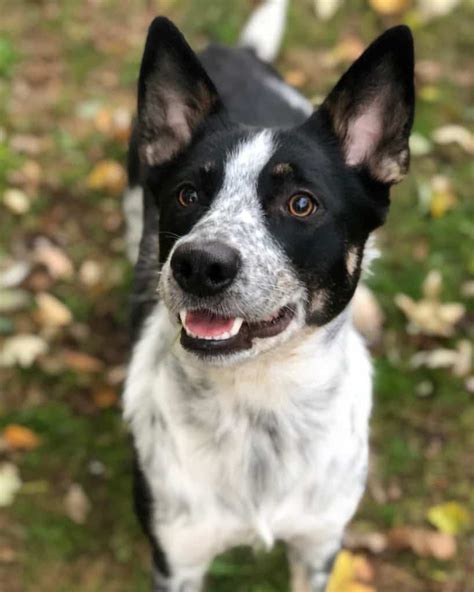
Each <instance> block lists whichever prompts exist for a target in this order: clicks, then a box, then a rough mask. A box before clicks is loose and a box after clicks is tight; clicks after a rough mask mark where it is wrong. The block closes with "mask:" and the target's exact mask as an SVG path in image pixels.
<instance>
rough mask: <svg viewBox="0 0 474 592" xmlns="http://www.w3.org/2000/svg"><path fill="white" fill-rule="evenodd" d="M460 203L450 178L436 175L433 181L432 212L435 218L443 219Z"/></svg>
mask: <svg viewBox="0 0 474 592" xmlns="http://www.w3.org/2000/svg"><path fill="white" fill-rule="evenodd" d="M457 203H458V200H457V197H456V195H455V193H454V190H453V186H452V183H451V181H450V179H448V177H445V176H443V175H435V176H434V177H433V178H432V179H431V200H430V211H431V215H432V216H433V218H442V217H443V216H445V214H446V212H448V211H449V210H452V209H453V208H455V207H456V205H457Z"/></svg>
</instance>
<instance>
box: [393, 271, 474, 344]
mask: <svg viewBox="0 0 474 592" xmlns="http://www.w3.org/2000/svg"><path fill="white" fill-rule="evenodd" d="M441 288H442V277H441V274H440V273H439V272H438V271H431V272H430V273H429V274H428V275H427V277H426V279H425V281H424V284H423V293H424V297H423V298H422V299H421V300H414V299H413V298H411V297H410V296H407V295H406V294H397V295H396V296H395V298H394V300H395V304H396V305H397V306H398V307H399V308H400V309H401V310H402V311H403V312H404V313H405V316H406V317H407V319H408V320H409V325H408V330H409V332H411V333H423V334H425V335H438V336H441V337H450V336H451V335H453V333H454V328H455V325H456V324H457V323H458V322H459V321H460V320H461V318H462V317H463V316H464V314H465V312H466V309H465V307H464V305H462V304H460V303H458V302H448V303H441V302H440V300H439V294H440V292H441Z"/></svg>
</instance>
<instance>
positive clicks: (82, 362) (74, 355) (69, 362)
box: [62, 350, 104, 373]
mask: <svg viewBox="0 0 474 592" xmlns="http://www.w3.org/2000/svg"><path fill="white" fill-rule="evenodd" d="M62 360H63V362H64V364H65V366H67V367H68V368H69V369H70V370H74V371H76V372H87V373H94V372H100V371H101V370H102V369H103V367H104V363H103V362H102V361H101V360H99V359H98V358H94V357H93V356H90V355H89V354H86V353H84V352H78V351H73V350H64V351H63V352H62Z"/></svg>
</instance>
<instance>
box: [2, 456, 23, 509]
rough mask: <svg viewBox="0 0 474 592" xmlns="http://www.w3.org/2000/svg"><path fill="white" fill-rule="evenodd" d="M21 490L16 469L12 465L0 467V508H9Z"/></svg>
mask: <svg viewBox="0 0 474 592" xmlns="http://www.w3.org/2000/svg"><path fill="white" fill-rule="evenodd" d="M20 488H21V479H20V473H19V471H18V468H17V467H16V466H15V465H14V464H13V463H8V462H7V463H3V464H1V465H0V508H5V507H6V506H10V505H11V504H12V503H13V501H14V499H15V496H16V494H17V493H18V491H19V490H20Z"/></svg>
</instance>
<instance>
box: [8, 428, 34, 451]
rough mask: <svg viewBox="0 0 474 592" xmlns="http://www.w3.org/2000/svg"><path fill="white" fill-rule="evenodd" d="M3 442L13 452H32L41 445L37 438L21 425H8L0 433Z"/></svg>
mask: <svg viewBox="0 0 474 592" xmlns="http://www.w3.org/2000/svg"><path fill="white" fill-rule="evenodd" d="M2 437H3V440H4V441H5V442H6V443H7V446H8V447H9V448H12V449H13V450H34V449H35V448H38V446H39V445H40V443H41V440H40V438H39V436H37V435H36V434H35V433H34V432H33V431H32V430H30V429H29V428H26V427H25V426H22V425H17V424H11V425H8V426H7V427H6V428H5V429H4V430H3V433H2Z"/></svg>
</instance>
